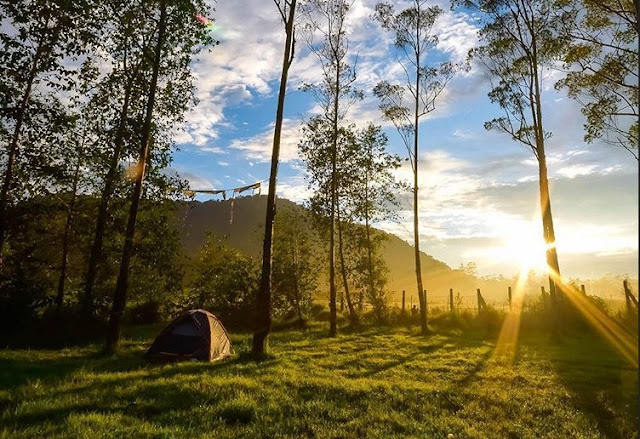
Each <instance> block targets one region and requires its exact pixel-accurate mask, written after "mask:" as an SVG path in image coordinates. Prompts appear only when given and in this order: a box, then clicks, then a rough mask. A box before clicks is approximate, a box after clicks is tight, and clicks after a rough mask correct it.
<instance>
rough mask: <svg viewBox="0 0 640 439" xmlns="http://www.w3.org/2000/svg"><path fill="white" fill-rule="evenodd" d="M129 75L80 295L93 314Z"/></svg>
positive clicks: (125, 114) (130, 83)
mask: <svg viewBox="0 0 640 439" xmlns="http://www.w3.org/2000/svg"><path fill="white" fill-rule="evenodd" d="M134 76H135V75H131V77H130V78H129V79H128V82H127V85H126V87H125V93H124V102H123V104H122V110H121V111H120V121H119V122H118V130H117V131H116V138H115V142H114V143H115V144H114V149H113V154H112V156H111V161H110V163H109V170H108V172H107V175H106V177H105V181H104V187H103V188H102V194H101V197H100V207H99V208H98V216H97V219H96V231H95V234H94V237H93V245H92V246H91V253H90V254H89V263H88V267H87V275H86V278H85V283H84V295H83V297H82V307H83V308H84V311H85V313H86V314H87V315H91V314H93V287H94V284H95V281H96V276H97V274H98V264H99V262H100V260H101V259H102V243H103V241H104V233H105V229H106V227H107V219H108V216H109V202H110V201H111V197H112V195H113V190H114V186H115V183H116V180H117V178H118V162H119V161H120V155H121V154H122V148H123V146H124V137H125V126H126V120H127V117H128V114H129V102H130V99H131V89H132V87H133V78H134Z"/></svg>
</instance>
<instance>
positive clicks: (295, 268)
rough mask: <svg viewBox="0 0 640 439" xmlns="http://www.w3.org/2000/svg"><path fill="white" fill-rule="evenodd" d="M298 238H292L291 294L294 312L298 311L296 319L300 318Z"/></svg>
mask: <svg viewBox="0 0 640 439" xmlns="http://www.w3.org/2000/svg"><path fill="white" fill-rule="evenodd" d="M297 246H298V240H297V239H296V238H295V237H294V239H293V294H294V297H295V301H296V303H295V305H296V312H297V313H298V320H302V309H301V308H300V284H299V282H298V276H299V273H300V271H299V270H298V252H297Z"/></svg>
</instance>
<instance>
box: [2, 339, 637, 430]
mask: <svg viewBox="0 0 640 439" xmlns="http://www.w3.org/2000/svg"><path fill="white" fill-rule="evenodd" d="M157 329H158V328H149V327H147V328H135V329H132V328H130V329H129V331H128V335H127V339H126V341H125V344H124V349H123V351H122V353H121V354H120V355H119V356H118V357H113V358H105V357H100V356H99V355H97V354H96V352H97V351H98V346H90V347H84V348H72V349H65V350H61V351H48V350H13V351H0V438H21V437H31V438H36V437H37V438H55V437H60V438H62V437H64V438H74V437H76V438H92V437H127V438H133V437H154V438H155V437H158V438H162V437H167V438H169V437H216V438H227V437H246V438H261V437H264V438H278V437H296V438H298V437H315V438H338V437H344V438H347V437H351V438H393V437H397V438H405V437H419V438H447V437H455V438H605V437H606V438H625V439H627V438H634V437H638V433H637V422H638V417H637V415H638V378H637V369H634V368H632V367H630V366H627V365H626V364H625V363H624V362H623V360H621V359H620V358H619V357H618V356H617V355H616V354H615V353H613V352H612V351H611V350H610V349H609V348H608V347H607V346H606V345H605V344H604V343H602V342H600V341H599V340H598V339H597V338H595V336H591V335H581V336H575V337H568V338H566V339H565V340H563V341H562V342H561V343H558V344H554V345H550V344H549V343H548V341H547V340H546V337H543V336H533V335H531V334H529V335H524V336H523V337H522V338H521V343H520V346H519V350H518V352H517V356H516V362H515V364H514V365H513V366H506V365H501V364H500V363H499V362H498V361H496V360H495V359H494V358H493V357H492V353H493V350H494V345H495V337H490V336H483V335H484V334H481V333H461V332H456V331H453V332H441V333H436V334H434V335H431V336H428V337H421V336H418V335H416V333H415V330H414V331H413V332H412V331H411V330H408V329H399V328H394V329H389V330H376V331H372V330H370V331H366V330H365V331H362V332H357V333H351V334H346V335H340V336H339V337H337V338H335V339H329V338H327V337H325V329H324V328H320V327H315V328H312V329H311V330H309V331H305V332H296V331H292V332H282V333H276V334H274V335H273V336H272V338H271V349H272V353H273V357H272V358H270V359H267V360H265V361H263V362H260V363H255V362H252V361H250V360H247V359H246V355H242V353H243V352H246V351H247V350H248V349H249V345H248V342H249V337H248V336H247V335H237V336H233V337H232V339H233V342H234V347H235V349H236V352H239V353H240V355H238V356H237V357H236V358H234V359H231V360H230V361H226V362H224V363H219V364H202V363H193V362H190V363H182V364H173V365H164V366H154V365H150V364H147V363H146V362H144V361H143V360H142V359H141V354H142V353H143V352H144V350H145V348H146V347H147V346H148V344H149V343H150V341H151V338H152V336H153V335H154V334H155V332H156V331H157ZM450 435H452V436H450Z"/></svg>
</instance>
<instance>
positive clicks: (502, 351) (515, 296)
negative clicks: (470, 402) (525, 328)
mask: <svg viewBox="0 0 640 439" xmlns="http://www.w3.org/2000/svg"><path fill="white" fill-rule="evenodd" d="M529 272H530V268H529V266H528V265H526V264H523V266H522V268H521V269H520V273H519V275H518V281H517V282H516V288H515V291H513V292H512V295H511V304H510V307H509V312H508V313H507V316H506V317H505V319H504V322H503V324H502V328H501V330H500V335H499V336H498V341H497V342H496V349H495V351H494V353H493V358H494V359H495V360H498V361H500V362H504V363H506V364H513V361H514V358H515V355H516V350H517V347H518V336H519V334H520V319H521V316H522V305H523V304H524V295H525V291H524V290H525V284H526V282H527V276H528V275H529Z"/></svg>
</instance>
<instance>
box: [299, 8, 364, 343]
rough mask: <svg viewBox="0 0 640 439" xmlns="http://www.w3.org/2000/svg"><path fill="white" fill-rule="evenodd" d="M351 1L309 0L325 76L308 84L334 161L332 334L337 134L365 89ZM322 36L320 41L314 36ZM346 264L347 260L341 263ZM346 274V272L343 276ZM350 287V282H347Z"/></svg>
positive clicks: (332, 323)
mask: <svg viewBox="0 0 640 439" xmlns="http://www.w3.org/2000/svg"><path fill="white" fill-rule="evenodd" d="M350 5H351V3H350V2H348V1H346V0H310V1H309V2H308V3H307V9H306V11H307V16H308V19H309V20H308V25H307V32H308V35H309V37H308V45H309V48H310V50H311V51H312V52H313V53H314V54H315V55H316V56H317V58H318V60H319V62H320V65H321V67H322V80H321V82H320V83H318V84H312V85H309V84H307V85H305V87H304V88H305V89H306V90H308V91H311V92H312V93H313V94H314V96H315V98H316V100H317V102H318V104H320V106H321V107H322V110H323V115H322V117H323V118H324V119H325V120H326V121H327V122H328V123H329V127H330V132H329V136H330V137H329V142H330V149H329V151H328V155H327V156H326V157H325V160H328V162H329V163H330V164H331V174H330V183H329V186H330V192H329V194H330V195H329V199H330V208H329V220H330V223H329V255H328V259H329V316H330V317H329V335H330V336H332V337H333V336H335V335H336V334H337V332H338V327H337V307H336V296H337V293H336V291H337V290H336V240H335V232H336V225H337V222H336V219H337V214H338V209H339V206H338V204H339V200H338V177H339V175H338V159H339V151H338V146H339V142H338V138H339V137H340V135H341V134H340V129H341V123H342V121H343V120H344V118H345V116H346V112H347V111H348V109H349V106H350V104H352V103H353V102H354V101H355V100H356V99H361V97H362V93H361V92H359V91H358V90H356V89H354V87H353V83H354V82H355V79H356V74H355V66H351V65H349V63H348V52H349V41H348V38H347V21H346V19H347V13H348V12H349V9H350ZM318 35H319V36H320V38H321V41H320V42H317V41H316V39H315V37H316V36H318ZM342 266H343V267H344V264H343V265H342ZM343 277H344V276H343ZM344 285H345V287H347V288H348V284H347V282H344Z"/></svg>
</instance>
